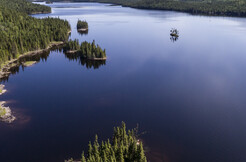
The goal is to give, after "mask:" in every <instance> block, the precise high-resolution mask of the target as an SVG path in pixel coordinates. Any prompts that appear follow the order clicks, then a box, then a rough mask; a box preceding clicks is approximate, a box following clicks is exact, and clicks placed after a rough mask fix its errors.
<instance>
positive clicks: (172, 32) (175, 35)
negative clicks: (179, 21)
mask: <svg viewBox="0 0 246 162" xmlns="http://www.w3.org/2000/svg"><path fill="white" fill-rule="evenodd" d="M170 35H171V36H172V37H179V31H178V30H177V29H175V28H173V29H171V30H170Z"/></svg>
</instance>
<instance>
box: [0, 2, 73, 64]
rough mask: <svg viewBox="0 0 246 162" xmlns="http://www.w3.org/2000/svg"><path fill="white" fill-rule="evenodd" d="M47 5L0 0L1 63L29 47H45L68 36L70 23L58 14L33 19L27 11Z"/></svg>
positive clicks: (19, 54) (28, 49)
mask: <svg viewBox="0 0 246 162" xmlns="http://www.w3.org/2000/svg"><path fill="white" fill-rule="evenodd" d="M46 11H50V7H47V6H42V5H36V4H32V3H31V2H27V1H26V0H8V1H7V0H0V42H1V43H0V65H1V67H2V66H3V65H4V64H5V63H6V62H7V61H9V60H12V59H16V58H18V57H20V56H21V55H23V54H26V53H28V52H30V51H38V50H42V49H47V48H48V47H50V45H51V44H53V43H55V42H64V41H66V40H67V39H68V32H69V31H70V30H71V27H70V24H69V23H68V21H66V20H61V19H59V18H50V17H48V18H44V19H36V18H33V17H31V16H29V15H28V14H31V13H35V12H42V13H43V12H46Z"/></svg>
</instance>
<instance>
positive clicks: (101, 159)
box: [66, 122, 147, 162]
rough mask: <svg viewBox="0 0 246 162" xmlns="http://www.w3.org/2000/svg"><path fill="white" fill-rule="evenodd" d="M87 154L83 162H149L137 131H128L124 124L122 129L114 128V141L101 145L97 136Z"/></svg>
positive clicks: (83, 155) (89, 146)
mask: <svg viewBox="0 0 246 162" xmlns="http://www.w3.org/2000/svg"><path fill="white" fill-rule="evenodd" d="M86 152H87V154H85V153H84V152H83V153H82V156H81V160H80V161H81V162H107V161H110V162H147V158H146V156H145V153H144V149H143V144H142V142H141V141H139V139H137V131H136V129H132V130H128V131H126V125H125V123H124V122H122V126H121V127H116V128H114V134H113V137H112V140H110V139H108V140H106V141H102V142H101V144H99V142H98V137H97V135H96V137H95V141H94V143H93V144H92V143H91V142H89V145H88V150H87V151H86ZM76 161H77V160H76ZM66 162H75V160H73V159H70V160H67V161H66Z"/></svg>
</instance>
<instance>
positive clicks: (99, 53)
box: [64, 40, 106, 59]
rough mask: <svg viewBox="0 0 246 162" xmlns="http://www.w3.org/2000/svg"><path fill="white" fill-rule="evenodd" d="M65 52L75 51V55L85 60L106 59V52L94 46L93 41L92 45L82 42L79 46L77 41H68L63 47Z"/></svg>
mask: <svg viewBox="0 0 246 162" xmlns="http://www.w3.org/2000/svg"><path fill="white" fill-rule="evenodd" d="M64 51H65V52H69V51H76V53H77V54H78V55H79V56H81V57H83V58H86V59H106V51H105V49H104V50H102V48H101V47H100V46H99V45H96V43H95V41H94V40H93V42H92V43H88V42H86V41H85V42H83V43H81V45H79V41H78V40H74V41H73V40H69V41H68V42H67V43H66V45H65V47H64Z"/></svg>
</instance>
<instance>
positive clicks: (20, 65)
mask: <svg viewBox="0 0 246 162" xmlns="http://www.w3.org/2000/svg"><path fill="white" fill-rule="evenodd" d="M55 51H56V52H60V53H62V52H63V48H62V47H59V48H57V47H56V48H53V49H50V50H46V51H44V52H42V53H40V54H35V55H27V56H24V57H21V58H19V59H18V60H16V61H14V62H13V63H12V65H11V68H10V69H9V71H8V72H9V74H8V75H6V76H5V77H3V78H1V79H0V82H8V79H9V76H10V75H15V74H18V73H19V72H20V70H22V71H24V70H25V68H27V67H28V66H25V62H27V61H35V62H36V63H38V62H40V61H43V62H46V61H47V59H48V57H49V55H50V53H51V52H55ZM64 56H65V57H66V58H68V59H69V60H75V61H78V62H79V64H80V65H82V66H85V67H86V68H87V69H92V68H93V69H98V68H99V67H101V66H102V65H106V60H96V61H95V60H87V59H84V58H82V57H80V56H78V55H76V54H65V53H64Z"/></svg>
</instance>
